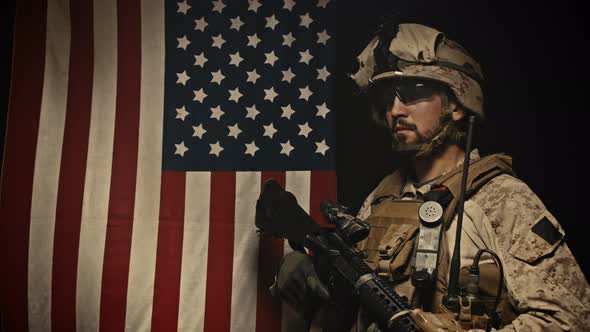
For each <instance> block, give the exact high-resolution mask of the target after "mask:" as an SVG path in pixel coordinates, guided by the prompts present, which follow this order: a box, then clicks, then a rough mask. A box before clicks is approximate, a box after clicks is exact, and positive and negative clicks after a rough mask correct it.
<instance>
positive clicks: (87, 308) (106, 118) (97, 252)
mask: <svg viewBox="0 0 590 332" xmlns="http://www.w3.org/2000/svg"><path fill="white" fill-rule="evenodd" d="M93 12H94V75H93V83H92V106H91V117H90V132H89V137H88V157H87V161H86V177H85V182H84V198H83V204H82V220H81V225H80V249H79V254H78V273H77V282H76V328H77V330H78V331H98V325H99V319H100V294H101V283H102V264H103V258H104V246H105V238H106V225H107V220H108V209H109V193H110V185H111V169H112V167H111V164H112V159H113V140H114V132H115V108H116V96H117V3H116V1H115V0H108V1H106V0H95V1H94V9H93Z"/></svg>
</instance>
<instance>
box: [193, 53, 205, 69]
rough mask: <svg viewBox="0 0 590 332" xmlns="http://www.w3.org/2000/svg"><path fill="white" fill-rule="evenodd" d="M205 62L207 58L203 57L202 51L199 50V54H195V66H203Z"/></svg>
mask: <svg viewBox="0 0 590 332" xmlns="http://www.w3.org/2000/svg"><path fill="white" fill-rule="evenodd" d="M205 62H207V58H205V54H204V53H202V52H201V54H197V55H195V66H200V67H201V68H205Z"/></svg>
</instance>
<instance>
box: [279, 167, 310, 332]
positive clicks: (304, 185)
mask: <svg viewBox="0 0 590 332" xmlns="http://www.w3.org/2000/svg"><path fill="white" fill-rule="evenodd" d="M285 189H286V190H287V191H290V192H291V193H292V194H293V195H294V196H295V198H297V203H299V205H300V206H301V207H302V208H303V210H305V212H307V213H309V205H310V200H311V172H310V171H292V172H287V174H286V178H285ZM291 251H293V249H291V247H290V246H289V242H288V241H285V251H284V254H285V255H286V254H288V253H289V252H291ZM281 310H282V317H281V330H282V331H283V332H290V331H293V332H296V331H306V324H305V321H304V320H303V319H301V318H300V316H299V315H298V314H297V313H296V312H295V311H294V310H293V309H291V307H290V306H289V305H288V304H287V303H285V302H283V305H282V306H281Z"/></svg>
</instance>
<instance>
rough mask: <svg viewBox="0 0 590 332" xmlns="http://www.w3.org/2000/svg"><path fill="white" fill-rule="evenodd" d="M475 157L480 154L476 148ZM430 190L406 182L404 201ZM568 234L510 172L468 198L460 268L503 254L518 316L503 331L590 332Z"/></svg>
mask: <svg viewBox="0 0 590 332" xmlns="http://www.w3.org/2000/svg"><path fill="white" fill-rule="evenodd" d="M471 158H472V160H475V159H478V158H479V155H478V153H477V150H474V152H472V154H471ZM429 190H430V184H426V185H423V186H421V187H419V188H416V187H415V186H414V184H413V183H412V182H407V183H406V185H405V186H404V187H403V190H402V199H421V196H422V195H423V194H425V193H426V192H428V191H429ZM372 201H373V193H371V194H370V195H369V196H368V197H367V199H366V200H365V203H364V204H363V206H362V208H361V210H360V211H359V218H361V219H365V218H367V217H368V216H369V215H370V214H371V202H372ZM456 219H457V217H456V216H455V217H454V220H453V222H452V224H451V227H450V228H449V229H448V230H447V232H446V239H447V241H446V245H447V246H448V247H447V250H449V249H450V248H453V247H454V242H455V234H456V233H455V232H456V223H457V222H456ZM539 222H543V223H547V222H550V223H551V225H553V226H554V228H552V229H555V230H557V231H558V232H559V234H558V235H557V238H556V241H555V243H553V244H550V243H549V242H548V241H547V240H545V239H544V238H543V237H541V236H539V235H537V233H538V232H534V231H533V227H534V226H535V225H537V224H538V223H539ZM563 235H565V233H564V231H563V229H562V228H561V226H560V225H559V223H558V222H557V220H556V219H555V218H554V217H553V215H552V214H551V213H550V212H549V211H547V209H546V208H545V206H544V205H543V203H542V202H541V200H540V199H539V198H538V197H537V196H536V195H535V194H534V193H533V192H532V191H531V189H530V188H529V187H528V186H527V185H526V184H525V183H523V182H522V181H520V180H518V179H516V178H514V177H512V176H510V175H507V174H504V175H500V176H498V177H496V178H494V179H492V180H491V181H490V182H488V183H487V184H486V185H484V187H482V188H481V189H480V190H479V191H478V192H477V193H476V194H475V195H474V196H472V197H471V198H470V199H469V200H467V201H466V202H465V208H464V216H463V229H462V235H461V266H462V267H468V266H470V265H471V263H472V261H473V258H474V256H475V254H476V253H477V251H478V250H479V249H483V248H488V249H491V250H493V251H494V252H495V253H496V254H498V256H499V257H500V259H501V261H502V264H503V265H504V277H505V286H506V289H507V291H508V297H509V301H510V304H511V306H512V307H513V310H514V311H515V312H516V315H517V316H516V317H515V319H514V320H513V321H512V322H511V323H510V324H508V325H505V326H504V327H503V328H502V329H501V330H500V331H541V330H543V331H590V287H589V286H588V282H587V281H586V279H585V277H584V275H583V273H582V271H581V270H580V267H579V266H578V264H577V263H576V260H575V258H574V257H573V255H572V253H571V252H570V250H569V248H568V247H567V245H566V244H565V242H564V241H563ZM550 242H551V241H550ZM451 250H452V249H451ZM449 258H450V257H449ZM484 263H486V262H485V261H483V260H482V261H480V264H484ZM447 278H448V276H447ZM404 295H406V296H408V297H410V295H411V294H404ZM358 330H363V328H358Z"/></svg>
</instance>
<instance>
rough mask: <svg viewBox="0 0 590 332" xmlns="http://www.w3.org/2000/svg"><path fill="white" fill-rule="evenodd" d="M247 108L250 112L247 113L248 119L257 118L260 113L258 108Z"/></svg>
mask: <svg viewBox="0 0 590 332" xmlns="http://www.w3.org/2000/svg"><path fill="white" fill-rule="evenodd" d="M246 110H247V111H248V114H247V115H246V117H247V118H248V119H252V120H256V116H257V115H258V114H260V112H258V110H257V109H256V106H252V107H246Z"/></svg>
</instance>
